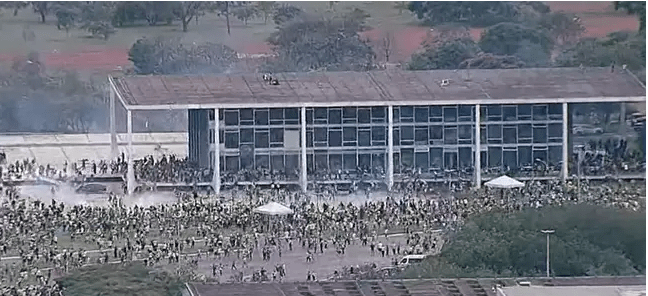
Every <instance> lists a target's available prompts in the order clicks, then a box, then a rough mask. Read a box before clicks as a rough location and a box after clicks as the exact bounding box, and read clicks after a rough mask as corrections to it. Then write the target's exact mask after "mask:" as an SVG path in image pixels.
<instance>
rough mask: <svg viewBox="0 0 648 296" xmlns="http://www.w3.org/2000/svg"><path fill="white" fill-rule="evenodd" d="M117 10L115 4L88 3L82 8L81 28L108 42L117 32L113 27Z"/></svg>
mask: <svg viewBox="0 0 648 296" xmlns="http://www.w3.org/2000/svg"><path fill="white" fill-rule="evenodd" d="M116 8H117V7H116V5H115V3H113V2H89V3H86V4H85V5H83V7H82V12H81V20H80V22H81V27H80V28H81V29H83V30H87V31H88V32H90V33H91V34H92V35H93V36H101V38H102V39H104V40H108V38H110V36H112V35H113V34H114V33H115V32H116V30H115V28H114V27H113V25H112V19H113V18H114V15H115V11H116Z"/></svg>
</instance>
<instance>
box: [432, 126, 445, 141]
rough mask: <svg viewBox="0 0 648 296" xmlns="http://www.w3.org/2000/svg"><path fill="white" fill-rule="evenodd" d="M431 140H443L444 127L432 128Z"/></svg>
mask: <svg viewBox="0 0 648 296" xmlns="http://www.w3.org/2000/svg"><path fill="white" fill-rule="evenodd" d="M430 139H432V140H443V126H440V125H432V126H430Z"/></svg>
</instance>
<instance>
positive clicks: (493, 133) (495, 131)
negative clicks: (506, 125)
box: [488, 124, 502, 139]
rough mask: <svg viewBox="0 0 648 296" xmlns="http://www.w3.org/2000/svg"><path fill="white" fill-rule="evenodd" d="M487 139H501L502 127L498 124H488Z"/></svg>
mask: <svg viewBox="0 0 648 296" xmlns="http://www.w3.org/2000/svg"><path fill="white" fill-rule="evenodd" d="M488 138H489V139H501V138H502V126H501V125H499V124H489V125H488Z"/></svg>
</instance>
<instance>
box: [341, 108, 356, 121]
mask: <svg viewBox="0 0 648 296" xmlns="http://www.w3.org/2000/svg"><path fill="white" fill-rule="evenodd" d="M343 112H344V118H356V108H355V107H345V108H344V109H343Z"/></svg>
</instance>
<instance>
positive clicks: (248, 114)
mask: <svg viewBox="0 0 648 296" xmlns="http://www.w3.org/2000/svg"><path fill="white" fill-rule="evenodd" d="M240 112H241V115H240V116H241V120H246V121H251V120H254V115H253V112H252V109H241V110H240Z"/></svg>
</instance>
